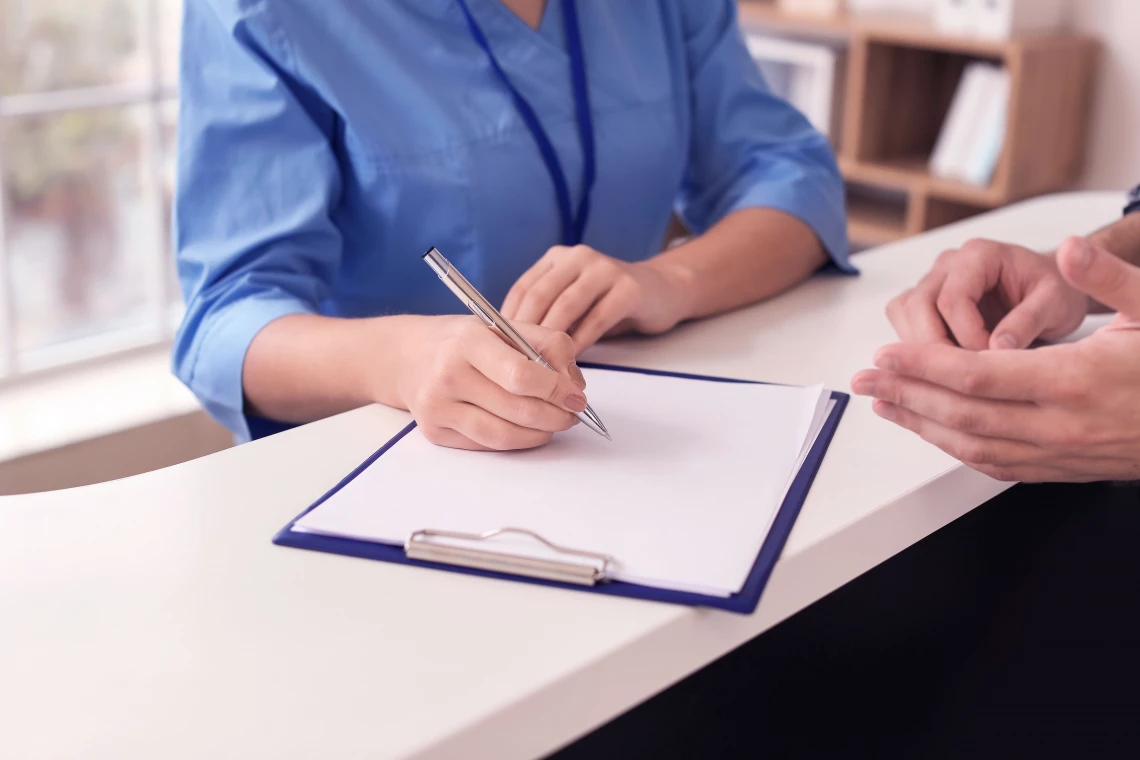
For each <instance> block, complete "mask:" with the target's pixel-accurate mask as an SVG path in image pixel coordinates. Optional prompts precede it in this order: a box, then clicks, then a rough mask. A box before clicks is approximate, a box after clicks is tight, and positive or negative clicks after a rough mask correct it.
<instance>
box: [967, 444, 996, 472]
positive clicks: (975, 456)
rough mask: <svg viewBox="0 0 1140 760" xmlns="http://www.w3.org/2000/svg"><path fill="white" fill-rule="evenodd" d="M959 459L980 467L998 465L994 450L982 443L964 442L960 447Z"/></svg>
mask: <svg viewBox="0 0 1140 760" xmlns="http://www.w3.org/2000/svg"><path fill="white" fill-rule="evenodd" d="M958 458H959V459H960V460H962V461H963V462H969V463H970V464H980V465H990V466H993V465H997V464H998V461H997V458H996V457H995V456H994V451H993V449H992V448H991V447H990V446H989V445H987V444H985V443H983V442H981V441H964V442H963V443H962V444H961V445H960V446H959V447H958Z"/></svg>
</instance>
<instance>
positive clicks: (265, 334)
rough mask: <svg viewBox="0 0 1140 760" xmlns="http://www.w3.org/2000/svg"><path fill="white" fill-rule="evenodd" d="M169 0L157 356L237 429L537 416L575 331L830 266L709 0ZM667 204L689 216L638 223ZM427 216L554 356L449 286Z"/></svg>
mask: <svg viewBox="0 0 1140 760" xmlns="http://www.w3.org/2000/svg"><path fill="white" fill-rule="evenodd" d="M185 8H186V10H185V23H184V44H183V60H182V71H181V98H182V100H181V115H180V117H181V118H180V131H179V145H178V153H179V160H178V166H179V173H178V192H177V202H176V214H175V220H176V233H175V238H176V249H177V256H178V272H179V276H180V278H181V281H182V286H183V290H184V292H185V295H186V301H187V312H186V317H185V320H184V322H183V324H182V327H181V329H180V330H179V333H178V337H177V341H176V345H175V352H174V366H175V370H176V372H177V373H178V375H179V377H181V378H182V380H183V381H184V382H185V383H186V384H187V385H188V386H189V387H190V388H191V389H192V390H193V391H194V393H195V394H197V396H198V398H199V399H200V400H201V401H202V403H203V404H204V406H205V407H206V409H208V410H209V411H210V412H211V413H212V414H213V415H214V416H215V417H216V418H217V419H218V420H219V421H221V422H222V423H223V424H224V425H226V426H227V427H228V428H230V429H231V430H233V431H234V433H235V435H236V436H237V438H238V439H239V440H248V439H249V438H250V437H258V436H260V435H265V434H267V433H269V432H273V431H275V430H278V429H281V428H282V427H283V426H286V425H288V424H295V423H301V422H306V421H310V420H314V419H318V418H321V417H324V416H327V415H330V414H334V413H337V412H340V411H344V410H347V409H350V408H353V407H356V406H360V405H363V404H366V403H371V402H380V403H384V404H388V405H391V406H396V407H401V408H405V409H409V410H410V411H411V412H412V413H413V414H414V416H415V418H416V420H417V421H418V422H419V423H420V425H421V427H422V429H423V431H424V433H425V435H427V437H428V438H429V439H431V440H432V441H434V442H436V443H439V444H441V445H445V446H455V447H464V448H473V449H514V448H526V447H532V446H537V445H541V444H542V443H544V442H546V441H547V440H549V438H550V436H551V435H552V434H553V433H556V432H558V431H561V430H565V429H566V428H568V427H569V426H570V425H572V424H574V421H575V418H574V416H573V413H574V412H577V411H580V410H581V409H582V408H583V407H584V406H585V404H586V396H585V391H584V381H583V380H582V375H581V372H580V371H578V369H577V366H576V365H575V364H574V363H573V362H574V357H575V356H576V355H577V353H579V352H581V351H582V350H583V349H585V348H587V347H588V346H589V345H591V344H592V343H594V342H595V341H597V340H599V339H600V338H602V337H604V336H606V335H612V334H617V333H622V332H630V331H633V332H642V333H659V332H663V331H666V330H668V329H670V328H671V327H673V326H674V325H676V324H678V323H679V322H682V321H684V320H687V319H694V318H698V317H703V316H707V315H711V314H716V313H718V312H722V311H725V310H728V309H732V308H736V307H738V306H741V305H744V304H748V303H751V302H754V301H757V300H759V299H762V298H765V297H767V296H770V295H772V294H775V293H777V292H779V291H781V290H784V289H786V288H788V287H791V286H792V285H794V284H796V283H797V282H799V281H801V280H803V279H804V278H806V277H808V276H809V275H810V274H811V273H812V272H813V271H815V270H816V269H818V268H819V267H820V266H822V265H823V264H824V263H825V262H826V261H827V260H828V258H829V257H830V259H831V261H832V262H833V263H834V264H835V265H836V266H838V267H839V268H840V269H843V270H849V264H848V263H847V240H846V233H845V222H844V210H843V186H842V181H841V179H840V176H839V174H838V171H837V169H836V166H835V162H834V158H833V156H832V154H831V151H830V149H829V146H828V144H827V142H826V140H825V139H824V138H823V137H821V136H820V135H819V134H818V133H816V132H815V131H814V130H813V129H812V128H811V127H810V126H809V124H808V123H807V122H806V121H805V119H804V118H803V117H802V116H801V115H800V114H798V113H797V112H796V111H795V110H794V109H792V108H791V107H790V106H788V105H787V104H786V103H784V102H782V101H780V100H778V99H777V98H775V97H773V96H772V95H771V94H769V92H768V90H767V89H766V87H765V85H764V83H763V81H762V79H761V77H760V75H759V73H758V71H757V69H756V66H755V64H754V63H753V62H752V60H751V59H750V57H749V55H748V52H747V50H746V48H745V45H744V42H743V39H742V35H741V32H740V29H739V28H738V24H737V18H736V6H735V2H734V0H623V2H610V1H609V0H353V1H352V2H335V1H333V0H294V1H293V2H289V3H250V2H244V1H243V0H189V2H187V3H186V6H185ZM674 211H676V213H677V214H678V215H679V216H680V218H681V219H683V220H684V222H685V223H686V225H687V226H688V227H689V229H690V230H692V232H693V233H694V235H693V237H692V238H691V239H690V240H689V241H688V242H685V243H683V244H681V245H678V246H674V247H672V248H670V249H669V250H667V251H662V247H663V237H664V234H665V230H666V227H667V225H668V223H669V220H670V218H671V215H672V214H673V212H674ZM431 246H436V247H438V248H439V249H440V250H441V251H442V252H443V254H444V255H445V256H447V257H448V258H449V259H450V260H451V261H452V262H453V263H454V264H455V266H456V267H457V268H458V269H459V270H460V271H461V272H463V274H464V275H466V276H467V278H468V279H469V280H470V281H471V282H472V283H473V284H474V285H475V287H476V288H478V289H479V290H480V291H481V292H482V293H483V294H484V295H485V296H487V298H489V299H490V300H491V301H492V302H495V303H502V304H503V313H504V315H505V316H507V318H509V319H512V320H514V321H516V322H517V323H518V324H519V326H520V331H522V332H523V333H524V334H525V335H526V336H527V337H528V338H529V339H530V340H531V342H532V343H534V344H535V346H536V348H538V350H539V351H540V352H541V353H543V354H544V356H546V358H547V359H548V360H549V361H550V362H551V364H553V365H554V366H555V368H556V370H557V371H554V372H552V371H550V370H548V369H544V368H543V367H541V366H539V365H536V364H534V363H531V362H527V361H526V360H525V358H524V357H523V356H522V355H521V354H519V353H518V352H516V351H514V350H513V349H511V348H509V347H508V346H506V345H505V344H504V343H503V341H501V340H500V339H499V338H498V337H497V336H496V335H495V334H494V333H493V332H491V331H490V330H488V329H486V328H485V327H483V326H482V323H481V322H479V321H478V320H477V319H475V318H474V317H471V316H469V315H468V316H462V315H460V314H459V312H460V311H461V310H462V305H461V304H460V303H459V302H458V301H457V299H455V297H454V295H452V294H451V293H450V292H449V291H448V290H447V289H446V288H445V287H443V286H442V284H441V283H440V282H439V280H438V279H437V278H436V277H435V276H434V275H433V273H432V272H431V270H430V269H428V267H426V266H425V265H424V263H423V262H422V261H421V258H420V257H421V255H422V254H423V252H424V251H425V250H427V249H428V248H429V247H431ZM567 333H568V334H569V337H568V336H567Z"/></svg>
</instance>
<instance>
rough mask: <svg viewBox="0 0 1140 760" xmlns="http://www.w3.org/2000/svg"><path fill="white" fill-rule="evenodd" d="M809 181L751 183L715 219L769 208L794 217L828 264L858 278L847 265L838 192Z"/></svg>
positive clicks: (844, 216) (843, 212)
mask: <svg viewBox="0 0 1140 760" xmlns="http://www.w3.org/2000/svg"><path fill="white" fill-rule="evenodd" d="M828 184H830V183H824V182H820V181H816V180H813V179H809V178H804V179H802V180H801V181H800V182H795V183H790V184H784V183H773V182H770V181H761V182H754V183H752V184H751V185H750V186H748V187H747V189H745V190H743V191H742V192H741V193H740V194H739V195H737V196H736V197H735V198H734V199H733V200H732V201H731V202H730V203H729V204H727V206H726V208H725V209H724V211H723V214H721V215H720V216H719V218H724V217H725V216H728V215H729V214H731V213H732V212H734V211H739V210H741V209H746V208H773V209H776V210H777V211H783V212H784V213H786V214H790V215H791V216H794V217H796V218H797V219H799V220H800V221H802V222H803V223H804V224H806V225H807V226H808V227H810V228H811V229H812V231H813V232H815V234H816V236H817V237H818V238H819V240H820V243H822V244H823V248H824V250H825V251H826V252H827V255H828V257H829V258H830V259H831V263H832V264H833V265H834V266H835V268H836V269H838V270H839V271H840V272H843V273H844V274H852V275H855V274H859V270H858V269H856V268H855V267H854V266H852V265H851V260H850V254H851V246H850V243H849V242H848V240H847V213H846V210H845V207H844V202H843V197H842V191H841V190H837V188H832V187H827V186H825V185H828Z"/></svg>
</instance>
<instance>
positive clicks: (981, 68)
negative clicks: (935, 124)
mask: <svg viewBox="0 0 1140 760" xmlns="http://www.w3.org/2000/svg"><path fill="white" fill-rule="evenodd" d="M1009 94H1010V79H1009V72H1008V71H1006V70H1005V69H1004V68H1001V67H998V66H995V65H993V64H989V63H981V62H974V63H970V64H968V65H967V66H966V68H965V70H964V71H963V73H962V78H961V80H960V82H959V83H958V89H957V91H956V92H955V93H954V99H953V101H952V102H951V104H950V110H949V112H948V113H947V114H946V120H945V121H944V122H943V124H942V131H941V132H940V133H939V135H938V141H937V142H936V143H935V146H934V152H933V154H932V155H931V158H930V172H931V174H933V175H934V176H936V177H941V178H943V179H952V180H957V181H959V182H965V183H967V184H970V185H976V186H979V187H984V186H985V185H988V184H989V183H990V181H991V180H992V179H993V175H994V171H995V170H996V168H997V163H998V160H999V159H1000V157H1001V149H1002V145H1003V144H1004V143H1005V132H1006V119H1007V113H1008V111H1009Z"/></svg>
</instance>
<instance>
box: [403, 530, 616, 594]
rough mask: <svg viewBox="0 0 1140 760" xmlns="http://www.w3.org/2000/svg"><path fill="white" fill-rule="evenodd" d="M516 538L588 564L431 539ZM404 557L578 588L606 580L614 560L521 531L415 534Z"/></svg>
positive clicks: (405, 549)
mask: <svg viewBox="0 0 1140 760" xmlns="http://www.w3.org/2000/svg"><path fill="white" fill-rule="evenodd" d="M506 534H517V535H523V536H527V537H529V538H532V539H534V540H535V541H538V542H539V543H541V544H543V545H544V546H546V547H547V548H549V549H551V550H553V551H554V552H557V553H558V554H563V555H568V556H572V557H578V558H580V559H585V560H589V562H587V563H583V562H574V561H572V560H568V559H567V560H557V559H542V558H539V557H527V556H524V555H521V554H506V553H501V552H494V551H489V550H487V549H480V548H475V547H465V546H458V545H456V544H454V543H442V542H440V541H436V540H433V539H451V540H452V541H467V542H474V543H477V542H480V541H489V540H490V539H493V538H495V537H496V536H502V535H506ZM404 553H405V554H406V555H407V557H408V559H416V560H422V561H424V562H439V563H442V564H445V565H457V566H459V567H470V568H474V569H476V570H488V571H490V572H495V573H506V574H509V575H520V576H526V577H529V578H541V579H543V580H548V581H558V582H560V583H573V584H576V585H579V586H593V585H596V584H598V583H602V582H604V581H606V580H608V579H609V572H610V565H611V564H613V561H614V558H613V557H611V556H610V555H608V554H601V553H598V552H587V551H582V550H580V549H570V548H568V547H565V546H559V545H558V544H555V543H553V542H551V541H548V540H546V539H545V538H543V537H542V536H540V535H538V534H537V533H535V532H534V531H530V530H525V529H523V528H498V529H497V530H491V531H487V532H486V533H457V532H454V531H447V530H417V531H416V532H415V533H413V534H412V535H410V536H408V540H407V541H406V542H405V543H404Z"/></svg>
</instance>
